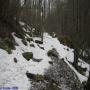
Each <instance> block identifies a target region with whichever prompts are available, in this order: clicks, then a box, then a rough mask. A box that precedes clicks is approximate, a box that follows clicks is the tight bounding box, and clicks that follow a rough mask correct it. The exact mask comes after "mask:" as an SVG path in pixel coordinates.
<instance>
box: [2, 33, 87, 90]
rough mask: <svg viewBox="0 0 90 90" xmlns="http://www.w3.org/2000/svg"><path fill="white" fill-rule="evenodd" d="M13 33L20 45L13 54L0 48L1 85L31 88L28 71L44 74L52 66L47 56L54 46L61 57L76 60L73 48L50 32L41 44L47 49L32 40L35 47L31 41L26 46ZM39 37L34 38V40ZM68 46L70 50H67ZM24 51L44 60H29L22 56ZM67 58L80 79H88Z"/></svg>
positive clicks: (24, 89)
mask: <svg viewBox="0 0 90 90" xmlns="http://www.w3.org/2000/svg"><path fill="white" fill-rule="evenodd" d="M12 35H13V37H14V38H15V41H16V42H17V44H18V45H19V46H16V50H13V51H12V54H8V53H7V52H6V51H4V50H2V49H0V87H18V90H30V81H29V80H28V78H27V77H26V72H27V71H29V72H30V73H33V74H42V75H43V74H44V72H45V70H47V69H48V68H49V67H50V64H49V63H48V61H51V59H50V58H49V57H48V56H47V52H48V51H49V50H51V49H52V48H55V49H56V50H57V51H58V53H59V55H60V58H67V60H68V61H70V62H73V60H74V58H73V56H74V55H73V49H70V48H68V47H67V46H64V45H62V44H60V43H59V41H58V39H57V38H52V37H51V36H50V35H49V34H48V33H44V44H43V45H41V46H43V47H44V49H45V50H42V49H40V48H39V47H38V45H37V44H36V43H35V42H31V43H33V44H34V45H35V48H34V47H30V43H29V42H28V45H27V46H25V45H24V44H23V43H22V42H21V39H20V38H17V37H16V36H15V35H14V33H13V34H12ZM38 39H39V38H34V40H38ZM67 48H68V49H69V51H67ZM24 52H33V54H34V58H36V59H42V61H41V62H34V61H33V60H30V61H27V60H26V59H25V58H24V57H23V56H22V53H24ZM14 58H17V60H18V62H17V63H15V62H14ZM67 60H65V62H66V63H67V64H68V65H69V66H70V67H71V69H73V70H74V72H75V73H76V74H77V76H78V77H79V79H80V81H81V82H83V81H86V80H87V77H85V76H83V75H81V74H79V73H78V72H77V71H76V70H75V69H74V68H73V67H72V66H71V65H70V64H69V63H68V61H67ZM80 77H81V78H80Z"/></svg>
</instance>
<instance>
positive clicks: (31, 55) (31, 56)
mask: <svg viewBox="0 0 90 90" xmlns="http://www.w3.org/2000/svg"><path fill="white" fill-rule="evenodd" d="M22 55H23V57H24V58H25V59H26V60H27V61H29V60H30V59H32V58H33V53H32V52H25V53H23V54H22Z"/></svg>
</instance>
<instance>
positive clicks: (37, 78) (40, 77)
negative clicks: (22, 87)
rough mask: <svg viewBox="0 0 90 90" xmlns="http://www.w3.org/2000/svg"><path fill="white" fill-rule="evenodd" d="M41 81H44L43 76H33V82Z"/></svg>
mask: <svg viewBox="0 0 90 90" xmlns="http://www.w3.org/2000/svg"><path fill="white" fill-rule="evenodd" d="M43 80H44V76H43V75H39V74H37V75H36V76H35V81H37V82H39V81H43Z"/></svg>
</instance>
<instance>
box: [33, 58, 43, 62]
mask: <svg viewBox="0 0 90 90" xmlns="http://www.w3.org/2000/svg"><path fill="white" fill-rule="evenodd" d="M33 61H34V62H41V61H42V59H35V58H33Z"/></svg>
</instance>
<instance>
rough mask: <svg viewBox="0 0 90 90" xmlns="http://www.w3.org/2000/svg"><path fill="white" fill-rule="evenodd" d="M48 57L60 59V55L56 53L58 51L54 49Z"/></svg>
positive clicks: (49, 52)
mask: <svg viewBox="0 0 90 90" xmlns="http://www.w3.org/2000/svg"><path fill="white" fill-rule="evenodd" d="M47 55H48V56H50V57H52V56H53V57H56V58H58V53H57V52H56V50H55V49H54V48H53V49H52V50H49V51H48V52H47Z"/></svg>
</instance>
